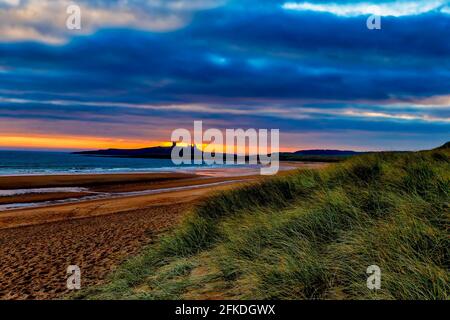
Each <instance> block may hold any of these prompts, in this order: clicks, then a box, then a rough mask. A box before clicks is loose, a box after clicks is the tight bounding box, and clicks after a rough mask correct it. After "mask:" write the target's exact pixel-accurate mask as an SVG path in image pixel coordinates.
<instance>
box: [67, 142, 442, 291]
mask: <svg viewBox="0 0 450 320" xmlns="http://www.w3.org/2000/svg"><path fill="white" fill-rule="evenodd" d="M449 191H450V152H449V149H448V148H447V149H445V148H444V149H441V150H434V151H428V152H420V153H381V154H368V155H363V156H357V157H354V158H351V159H349V160H346V161H344V162H342V163H339V164H335V165H333V166H331V167H329V168H327V169H323V170H320V171H314V170H311V171H299V172H298V173H296V174H292V175H290V176H286V177H281V178H274V179H272V180H269V181H266V182H263V183H260V184H259V185H256V186H255V185H250V186H246V187H243V188H240V189H237V190H232V191H228V192H222V193H220V194H217V195H214V196H212V197H211V198H210V199H209V200H208V201H206V202H204V203H203V204H201V205H200V206H198V207H197V208H196V209H195V210H194V212H192V213H191V214H190V215H189V216H188V217H187V218H186V220H185V221H184V223H182V225H180V226H179V227H177V228H175V230H173V232H171V233H170V234H168V235H165V236H163V237H162V238H160V239H159V241H158V242H157V243H156V244H154V245H151V246H149V247H147V248H146V249H145V250H144V251H143V253H142V254H141V255H139V256H137V257H135V258H133V259H131V260H129V261H127V262H126V263H125V264H123V265H122V266H121V267H120V268H119V269H118V270H117V271H116V272H115V273H114V274H113V275H112V276H111V278H110V279H109V282H108V284H106V285H103V286H99V287H93V288H89V289H87V290H84V291H82V292H81V293H79V294H77V295H76V296H75V298H84V299H209V298H228V299H448V298H449V293H450V285H449V284H450V277H449V267H450V266H449V261H450V260H449V248H450V243H449V241H450V237H449V231H448V230H449V218H450V211H449V204H448V199H449ZM369 265H377V266H379V267H380V268H381V289H379V290H376V291H373V290H369V289H368V288H367V285H366V281H367V277H368V275H367V274H366V269H367V267H368V266H369Z"/></svg>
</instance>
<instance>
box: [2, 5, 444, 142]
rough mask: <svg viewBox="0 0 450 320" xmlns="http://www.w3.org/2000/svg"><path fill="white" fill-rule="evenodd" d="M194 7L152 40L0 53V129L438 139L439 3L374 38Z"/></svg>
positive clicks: (269, 15) (331, 26) (356, 24)
mask: <svg viewBox="0 0 450 320" xmlns="http://www.w3.org/2000/svg"><path fill="white" fill-rule="evenodd" d="M207 2H208V1H205V2H201V1H199V2H198V3H197V4H198V6H199V7H201V8H202V10H197V9H195V8H191V9H189V11H190V13H192V14H193V16H192V21H191V22H190V23H189V24H186V25H183V26H182V27H179V28H176V29H174V30H170V31H165V32H153V31H149V30H137V28H134V27H130V26H127V27H120V28H112V27H109V28H103V29H101V30H99V31H97V32H95V33H93V34H92V35H83V36H78V37H72V38H71V39H70V40H69V41H68V42H67V43H65V44H61V45H57V46H55V45H53V44H47V43H45V42H34V41H22V42H17V41H14V42H8V41H3V42H1V43H0V123H1V121H2V119H11V118H20V119H32V120H43V119H47V120H48V119H53V121H85V122H86V123H90V122H101V123H108V122H110V123H111V124H112V125H113V124H114V123H123V122H126V121H137V120H136V119H137V118H139V117H140V118H141V119H147V120H148V121H149V122H151V119H156V118H157V119H165V118H166V119H167V118H168V117H170V118H171V119H172V120H173V119H175V120H177V119H178V120H179V122H180V123H181V122H185V120H186V119H189V120H192V119H208V120H211V121H216V122H217V121H220V123H223V124H224V125H228V126H238V127H239V126H243V125H246V124H249V125H251V126H268V127H274V126H279V127H280V128H281V129H282V130H286V131H287V132H298V133H304V132H309V133H314V132H323V131H326V130H329V131H339V130H340V131H342V132H345V131H365V132H372V133H374V134H376V135H381V134H386V133H387V132H395V133H399V134H400V135H401V134H403V135H407V136H409V137H411V138H410V139H411V144H413V143H414V139H415V138H417V135H419V136H420V137H421V139H422V140H423V141H425V140H426V139H425V138H424V137H430V139H435V138H436V139H441V140H442V139H444V138H443V137H445V136H446V135H448V133H449V132H450V130H449V129H450V127H449V122H448V121H449V106H448V105H446V104H445V103H444V104H442V102H441V104H440V105H439V106H432V105H430V106H424V105H423V102H422V101H423V100H424V99H427V98H430V97H435V96H442V97H445V96H447V95H449V96H450V87H449V85H448V84H449V83H450V71H449V70H450V69H449V67H450V59H449V58H448V57H449V56H450V43H449V42H448V41H446V39H448V38H450V28H449V26H450V15H449V14H446V13H445V12H443V8H446V6H445V4H444V2H443V3H442V5H440V6H439V10H427V11H426V12H424V13H421V12H418V13H421V14H414V15H413V14H408V15H401V16H400V17H392V16H390V17H389V16H386V17H383V18H382V19H383V28H382V30H368V29H367V28H366V17H365V16H358V15H356V16H355V15H351V17H347V16H345V15H335V14H330V12H317V11H318V10H306V11H305V10H285V9H283V3H285V2H283V1H258V2H254V1H248V2H247V3H249V4H252V6H244V5H243V4H242V2H237V1H231V2H229V3H228V4H227V5H223V4H221V5H217V6H211V7H206V8H204V7H202V5H205V6H206V5H207ZM388 2H389V1H384V3H388ZM314 3H322V4H323V5H324V6H325V7H323V8H334V7H333V6H331V7H330V3H332V2H331V1H322V2H314ZM333 3H338V2H337V1H333ZM339 3H340V4H341V5H342V4H346V5H350V7H351V4H353V5H354V4H355V3H360V2H358V1H345V2H344V1H341V2H339ZM136 5H137V3H136ZM92 6H95V7H101V8H103V6H104V3H103V2H102V1H97V2H95V3H94V2H93V3H92ZM108 8H109V9H111V10H114V9H115V5H113V4H111V5H110V7H108ZM143 8H144V7H143ZM343 8H344V9H345V8H349V7H343ZM353 8H355V7H354V6H353ZM356 8H357V7H356ZM166 9H167V8H165V9H164V10H166ZM0 10H1V9H0ZM167 10H169V9H167ZM186 10H187V9H186ZM169 11H170V10H169ZM328 11H330V10H328ZM139 29H140V28H139ZM1 98H3V101H2V100H1ZM15 99H23V100H25V101H26V102H23V101H22V102H18V101H17V100H15ZM448 101H450V100H448ZM194 104H195V105H201V106H202V108H198V109H195V108H194V109H192V108H190V106H192V105H194ZM408 104H409V105H408ZM173 105H179V106H185V107H173ZM168 106H172V107H168ZM121 116H123V117H122V118H121ZM131 119H133V120H131ZM142 121H144V122H145V120H142ZM168 123H169V122H168ZM170 123H171V124H172V122H170ZM161 125H164V123H161ZM82 130H83V128H80V131H82ZM351 137H352V136H351V135H349V136H348V137H347V138H348V139H349V140H350V139H351ZM413 137H415V138H413ZM371 138H373V136H371V135H369V134H368V135H367V139H371ZM393 139H395V137H393ZM402 139H404V138H402ZM444 140H445V139H444ZM377 141H378V140H377ZM379 141H382V140H379ZM436 144H437V143H436Z"/></svg>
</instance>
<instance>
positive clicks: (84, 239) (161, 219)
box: [0, 163, 323, 299]
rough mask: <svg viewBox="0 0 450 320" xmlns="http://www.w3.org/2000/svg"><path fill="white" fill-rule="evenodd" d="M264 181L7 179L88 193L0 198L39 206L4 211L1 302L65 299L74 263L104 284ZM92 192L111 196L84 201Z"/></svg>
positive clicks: (11, 185) (221, 176)
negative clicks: (222, 201)
mask: <svg viewBox="0 0 450 320" xmlns="http://www.w3.org/2000/svg"><path fill="white" fill-rule="evenodd" d="M311 166H312V167H321V166H323V164H313V165H310V164H299V163H294V164H286V168H289V169H293V168H297V167H304V168H308V167H311ZM286 172H288V170H284V171H282V172H281V173H280V174H285V173H286ZM260 179H264V177H262V176H260V175H255V174H254V172H252V171H247V172H236V171H234V172H229V173H228V174H225V173H224V172H219V171H216V172H214V170H208V172H204V173H203V174H198V173H197V174H187V173H155V174H115V175H109V174H102V175H60V176H18V177H0V190H18V189H30V188H36V189H39V188H58V187H59V188H61V187H65V188H71V187H77V188H85V190H86V191H84V192H69V193H63V192H62V193H51V192H49V193H42V194H36V193H25V194H21V195H15V196H7V197H0V205H1V204H8V203H10V204H11V203H20V202H22V203H25V204H26V203H34V204H37V206H35V207H30V208H24V209H14V210H6V211H1V212H0V244H1V246H0V259H1V261H2V263H1V264H0V299H55V298H57V299H58V298H62V297H63V296H64V295H65V294H67V293H68V290H67V289H66V268H67V266H69V265H71V264H76V265H78V266H80V268H81V270H82V286H89V285H93V284H98V283H101V282H102V281H104V280H105V278H106V276H107V275H108V274H109V273H110V272H111V271H112V270H114V268H115V267H116V266H117V265H118V264H120V263H121V262H122V261H124V260H125V259H126V258H128V257H130V256H132V255H134V254H137V253H138V252H139V250H140V249H141V248H142V247H143V246H145V245H146V244H149V243H151V242H152V241H154V240H155V237H157V236H158V235H159V234H160V233H161V232H165V231H167V230H168V229H170V228H171V227H172V226H174V225H175V224H176V223H178V222H179V221H180V219H181V218H182V217H183V216H184V215H186V214H187V213H188V212H189V210H190V209H191V208H192V207H193V206H195V204H196V203H198V202H199V201H202V199H204V197H207V196H209V195H211V194H212V193H214V192H217V191H220V190H225V189H227V188H234V187H236V186H238V185H242V184H246V183H254V182H255V181H258V180H260ZM83 190H84V189H83ZM92 193H94V194H101V195H102V196H104V197H105V198H99V199H88V200H84V198H83V197H85V196H89V195H92ZM56 200H57V201H67V203H66V202H64V203H58V202H55V201H56Z"/></svg>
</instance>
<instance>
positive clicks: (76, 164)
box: [0, 150, 225, 176]
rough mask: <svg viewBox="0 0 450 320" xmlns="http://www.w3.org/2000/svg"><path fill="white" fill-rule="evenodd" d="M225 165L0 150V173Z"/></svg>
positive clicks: (178, 169)
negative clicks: (184, 163) (180, 163)
mask: <svg viewBox="0 0 450 320" xmlns="http://www.w3.org/2000/svg"><path fill="white" fill-rule="evenodd" d="M221 167H225V165H223V166H221V165H214V166H208V165H205V164H204V165H175V164H173V163H172V161H171V160H170V159H139V158H114V157H98V156H90V155H79V154H72V153H69V152H46V151H5V150H0V175H1V176H15V175H48V174H102V173H104V174H106V173H144V172H150V173H151V172H184V171H195V170H198V169H202V168H221Z"/></svg>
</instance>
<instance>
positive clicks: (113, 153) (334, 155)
mask: <svg viewBox="0 0 450 320" xmlns="http://www.w3.org/2000/svg"><path fill="white" fill-rule="evenodd" d="M173 147H174V145H172V146H170V147H149V148H142V149H105V150H93V151H80V152H74V154H81V155H86V156H97V157H118V158H150V159H170V158H171V154H172V149H173ZM195 150H198V149H196V147H192V149H191V154H192V155H194V151H195ZM356 154H359V152H356V151H341V150H321V149H317V150H300V151H296V152H281V153H280V160H285V161H314V162H338V161H342V160H343V159H345V158H347V157H350V156H354V155H356ZM223 156H224V157H225V156H226V155H225V154H224V155H223ZM235 157H236V155H235ZM246 159H247V160H248V157H246Z"/></svg>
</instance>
